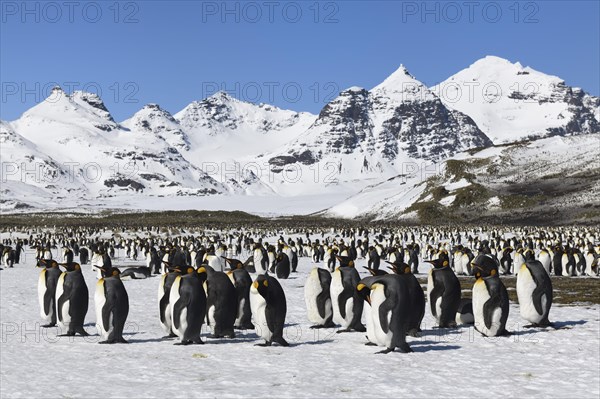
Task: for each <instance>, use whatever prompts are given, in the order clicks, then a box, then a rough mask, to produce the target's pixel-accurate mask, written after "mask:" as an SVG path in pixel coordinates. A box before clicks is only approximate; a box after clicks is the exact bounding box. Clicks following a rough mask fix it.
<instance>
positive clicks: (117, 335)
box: [94, 267, 129, 344]
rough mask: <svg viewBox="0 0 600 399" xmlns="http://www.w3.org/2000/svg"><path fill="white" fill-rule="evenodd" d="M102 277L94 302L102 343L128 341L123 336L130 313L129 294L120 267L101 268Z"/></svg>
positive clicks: (123, 342) (97, 286) (97, 284)
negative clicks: (122, 279)
mask: <svg viewBox="0 0 600 399" xmlns="http://www.w3.org/2000/svg"><path fill="white" fill-rule="evenodd" d="M101 271H102V278H100V279H99V280H98V282H97V283H96V293H95V295H94V303H95V308H96V328H97V329H98V331H99V333H100V336H101V337H102V339H104V341H100V342H99V343H100V344H114V343H121V344H126V343H128V342H127V341H126V340H125V338H123V329H124V328H125V321H126V320H127V315H128V314H129V296H128V295H127V290H126V289H125V286H124V285H123V282H122V281H121V276H120V275H121V273H120V271H119V269H118V268H116V267H110V268H105V267H102V268H101Z"/></svg>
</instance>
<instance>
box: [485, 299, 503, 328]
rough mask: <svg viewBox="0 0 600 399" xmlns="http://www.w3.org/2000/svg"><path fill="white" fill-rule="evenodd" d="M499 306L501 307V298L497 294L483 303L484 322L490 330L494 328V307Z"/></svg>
mask: <svg viewBox="0 0 600 399" xmlns="http://www.w3.org/2000/svg"><path fill="white" fill-rule="evenodd" d="M498 307H500V300H499V298H498V297H497V296H494V297H490V299H488V300H487V301H486V302H485V304H484V305H483V322H484V324H485V327H486V328H487V329H488V330H490V329H491V328H492V316H493V315H494V309H497V308H498Z"/></svg>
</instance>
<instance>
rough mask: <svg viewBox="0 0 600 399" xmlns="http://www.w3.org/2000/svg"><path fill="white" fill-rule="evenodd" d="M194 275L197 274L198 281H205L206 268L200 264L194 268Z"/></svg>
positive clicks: (206, 276) (206, 275)
mask: <svg viewBox="0 0 600 399" xmlns="http://www.w3.org/2000/svg"><path fill="white" fill-rule="evenodd" d="M196 275H197V276H198V278H199V279H200V281H202V282H204V281H206V279H207V278H208V271H207V268H206V267H205V266H200V267H199V268H198V269H196Z"/></svg>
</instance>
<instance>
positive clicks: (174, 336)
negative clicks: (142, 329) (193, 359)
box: [161, 333, 177, 339]
mask: <svg viewBox="0 0 600 399" xmlns="http://www.w3.org/2000/svg"><path fill="white" fill-rule="evenodd" d="M169 338H177V334H173V333H171V334H169V335H165V336H164V337H161V339H169Z"/></svg>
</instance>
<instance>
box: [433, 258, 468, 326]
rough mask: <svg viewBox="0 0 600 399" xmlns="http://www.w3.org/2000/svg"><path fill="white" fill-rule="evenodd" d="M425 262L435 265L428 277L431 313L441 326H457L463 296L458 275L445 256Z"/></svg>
mask: <svg viewBox="0 0 600 399" xmlns="http://www.w3.org/2000/svg"><path fill="white" fill-rule="evenodd" d="M425 262H428V263H431V264H432V265H433V268H431V270H429V275H428V277H427V298H428V300H429V307H430V309H431V314H432V315H433V317H435V319H436V320H437V322H438V326H439V327H440V328H447V327H456V321H455V319H456V311H457V310H458V306H459V305H460V297H461V290H460V282H459V281H458V277H456V274H454V271H453V270H452V269H451V268H450V266H449V262H448V258H447V257H445V256H442V257H440V258H438V259H435V260H426V261H425Z"/></svg>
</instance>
